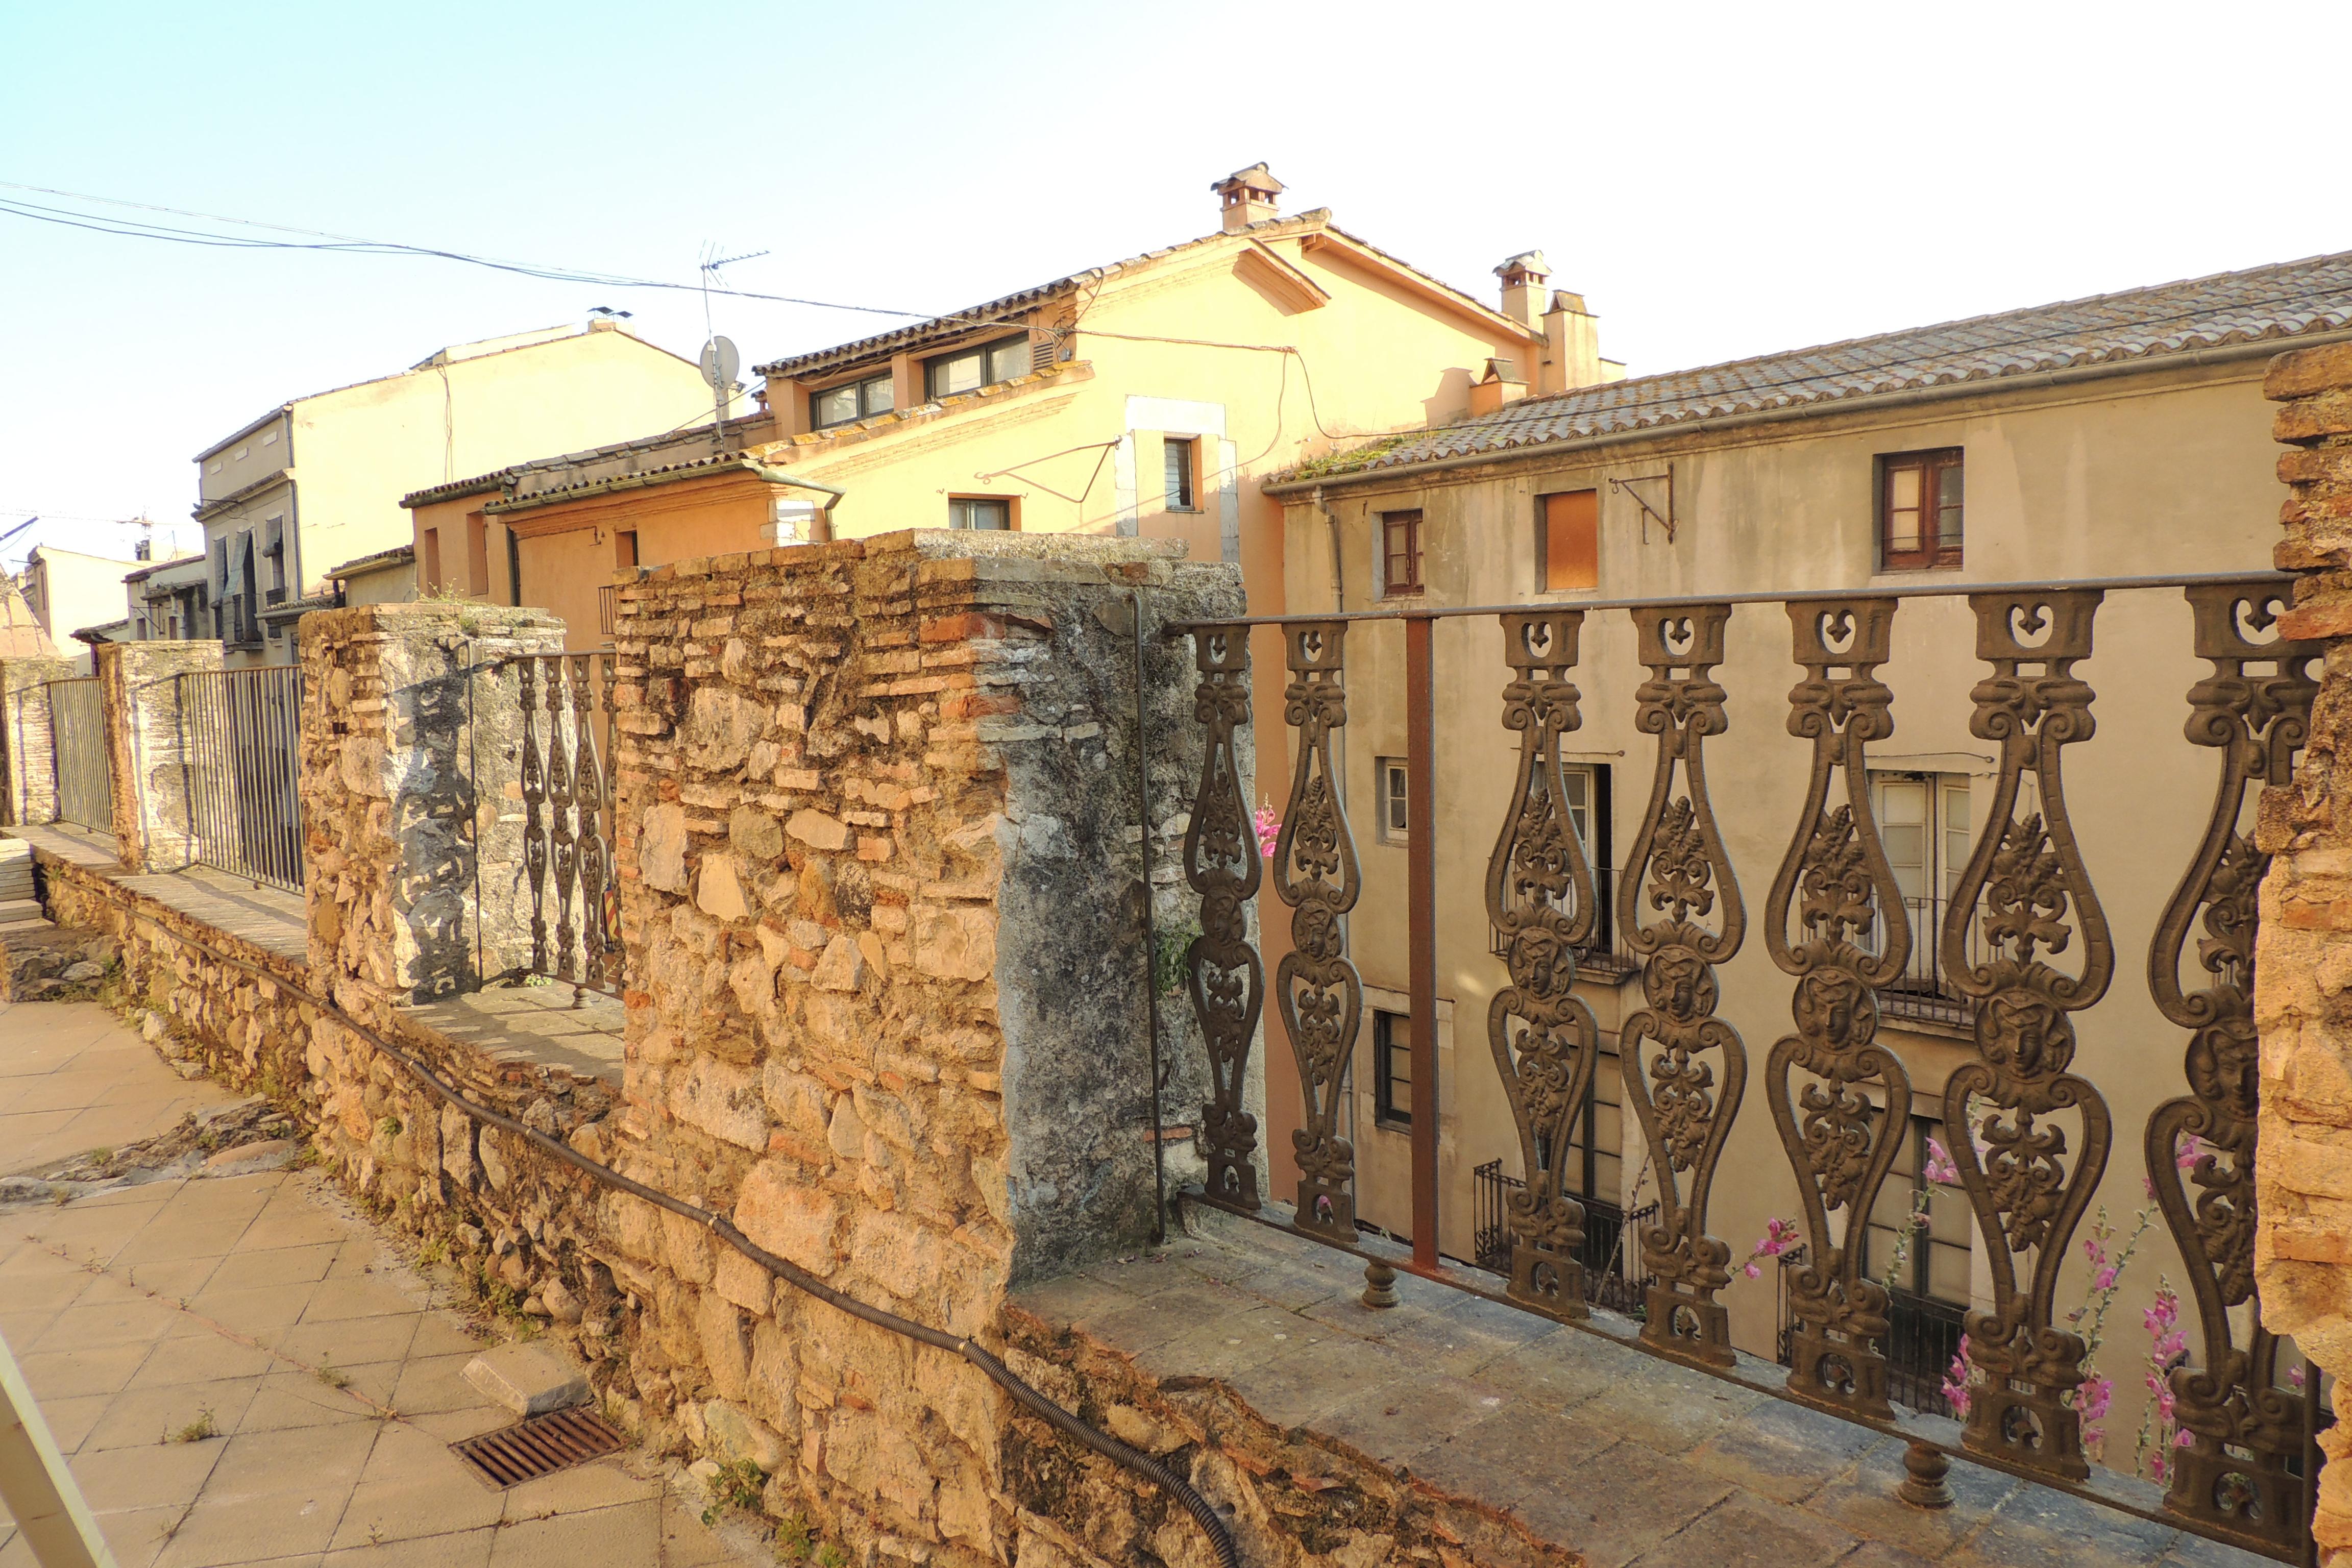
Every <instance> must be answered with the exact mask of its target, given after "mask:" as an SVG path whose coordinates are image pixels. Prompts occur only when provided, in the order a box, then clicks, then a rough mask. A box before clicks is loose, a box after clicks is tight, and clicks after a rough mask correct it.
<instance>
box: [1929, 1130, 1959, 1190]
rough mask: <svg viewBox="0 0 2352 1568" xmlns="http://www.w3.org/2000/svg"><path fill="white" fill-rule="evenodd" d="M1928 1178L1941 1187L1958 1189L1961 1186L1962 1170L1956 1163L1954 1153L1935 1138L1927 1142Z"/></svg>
mask: <svg viewBox="0 0 2352 1568" xmlns="http://www.w3.org/2000/svg"><path fill="white" fill-rule="evenodd" d="M1927 1179H1928V1180H1929V1181H1931V1182H1934V1183H1936V1184H1937V1185H1939V1186H1946V1187H1957V1186H1958V1185H1959V1184H1960V1168H1959V1166H1958V1164H1956V1163H1954V1162H1953V1160H1952V1152H1951V1151H1950V1150H1948V1149H1947V1148H1945V1147H1944V1145H1943V1144H1942V1143H1940V1142H1937V1140H1935V1139H1933V1138H1930V1139H1928V1140H1927Z"/></svg>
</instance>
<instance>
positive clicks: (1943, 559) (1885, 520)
mask: <svg viewBox="0 0 2352 1568" xmlns="http://www.w3.org/2000/svg"><path fill="white" fill-rule="evenodd" d="M1967 458H1968V454H1967V450H1966V449H1965V448H1964V447H1929V448H1927V449H1925V450H1922V451H1916V452H1886V453H1882V454H1881V455H1880V456H1879V458H1878V504H1877V513H1878V528H1877V538H1876V544H1877V548H1878V569H1879V570H1880V571H1881V572H1927V571H1949V570H1954V569H1957V568H1958V566H1959V565H1960V557H1961V552H1962V548H1963V546H1964V544H1965V543H1966V541H1967V537H1968V460H1967ZM1955 470H1956V471H1958V474H1959V476H1960V500H1959V502H1958V505H1956V506H1953V507H1952V508H1950V509H1949V510H1950V511H1951V513H1952V519H1951V523H1952V526H1951V527H1950V528H1949V530H1947V528H1946V525H1945V519H1944V512H1945V510H1947V509H1946V508H1945V507H1944V506H1943V504H1942V502H1941V500H1940V499H1939V498H1940V496H1941V493H1942V488H1943V483H1942V481H1943V476H1944V475H1945V474H1946V473H1947V472H1949V471H1955ZM1913 471H1916V473H1917V474H1918V476H1919V507H1918V511H1919V543H1918V547H1917V548H1916V549H1914V550H1897V549H1895V547H1894V543H1893V530H1894V523H1895V476H1896V475H1898V474H1902V473H1906V472H1913ZM1947 532H1948V533H1949V535H1950V537H1949V538H1948V539H1947V537H1946V534H1947Z"/></svg>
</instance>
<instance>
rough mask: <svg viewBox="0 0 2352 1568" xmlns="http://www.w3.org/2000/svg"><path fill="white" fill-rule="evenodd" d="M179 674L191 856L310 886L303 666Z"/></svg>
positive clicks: (274, 883) (260, 881)
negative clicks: (305, 876)
mask: <svg viewBox="0 0 2352 1568" xmlns="http://www.w3.org/2000/svg"><path fill="white" fill-rule="evenodd" d="M172 679H173V681H174V682H175V683H176V686H177V690H176V691H175V693H174V695H175V696H176V698H177V699H178V701H177V704H176V707H177V710H178V713H179V748H180V775H181V785H182V788H183V790H184V793H185V795H186V798H187V803H188V854H189V858H191V859H192V860H194V861H195V862H196V863H197V864H199V865H204V866H209V867H212V868H214V869H215V870H219V871H226V872H227V873H229V874H230V875H232V876H236V877H244V878H246V879H249V880H250V881H252V882H253V883H254V884H255V885H257V886H263V887H271V888H282V889H286V890H287V891H289V892H295V893H299V892H300V891H301V890H302V795H301V789H300V779H301V773H302V761H301V746H302V671H301V669H300V668H299V667H298V666H294V665H270V666H265V667H263V668H257V669H201V670H188V671H185V672H184V673H182V674H180V675H176V676H173V677H172Z"/></svg>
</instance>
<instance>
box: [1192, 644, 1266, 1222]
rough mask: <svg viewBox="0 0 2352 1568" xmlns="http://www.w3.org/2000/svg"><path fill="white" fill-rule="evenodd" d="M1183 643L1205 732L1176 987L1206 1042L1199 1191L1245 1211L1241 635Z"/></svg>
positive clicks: (1246, 893)
mask: <svg viewBox="0 0 2352 1568" xmlns="http://www.w3.org/2000/svg"><path fill="white" fill-rule="evenodd" d="M1192 650H1193V663H1194V666H1195V668H1198V669H1199V671H1200V675H1201V680H1200V684H1199V685H1198V686H1196V687H1195V688H1193V692H1192V701H1193V707H1192V713H1193V717H1194V718H1195V719H1197V720H1198V721H1200V723H1201V726H1202V729H1203V730H1205V731H1207V735H1208V746H1207V751H1206V752H1205V754H1204V755H1203V756H1202V759H1201V784H1200V787H1199V788H1198V789H1197V790H1195V791H1194V792H1193V795H1192V823H1191V825H1190V826H1187V827H1186V828H1185V829H1184V880H1185V882H1186V883H1187V884H1188V885H1189V886H1190V887H1191V888H1192V890H1193V891H1194V892H1196V893H1198V894H1199V895H1200V896H1201V934H1200V935H1199V936H1196V937H1194V938H1193V939H1192V944H1191V945H1190V946H1188V947H1187V948H1186V949H1185V950H1184V979H1185V989H1186V990H1187V991H1189V992H1190V993H1191V994H1192V1016H1194V1017H1196V1018H1198V1019H1199V1020H1200V1022H1201V1037H1202V1039H1203V1040H1205V1041H1207V1042H1208V1047H1209V1100H1208V1103H1206V1104H1205V1105H1203V1106H1202V1108H1201V1141H1202V1147H1203V1149H1204V1151H1205V1152H1206V1154H1207V1157H1208V1162H1209V1183H1208V1194H1209V1196H1210V1197H1212V1198H1214V1199H1216V1200H1217V1201H1218V1202H1220V1203H1224V1204H1230V1205H1234V1207H1236V1208H1243V1209H1255V1208H1256V1207H1257V1206H1258V1193H1257V1161H1256V1154H1257V1118H1256V1117H1255V1116H1252V1115H1251V1114H1250V1113H1249V1112H1248V1111H1247V1110H1244V1109H1243V1108H1242V1091H1243V1085H1244V1082H1245V1081H1246V1079H1247V1078H1248V1070H1249V1054H1250V1046H1251V1044H1252V1042H1254V1041H1255V1039H1256V1038H1257V1020H1258V1014H1259V1011H1260V1009H1261V1008H1262V1007H1264V1005H1265V965H1264V964H1263V963H1261V962H1260V960H1259V958H1258V955H1257V949H1256V948H1255V947H1253V946H1252V945H1251V944H1250V940H1249V901H1250V900H1252V899H1254V898H1255V897H1256V896H1257V889H1258V878H1259V876H1260V874H1261V871H1262V866H1261V864H1260V862H1261V857H1260V855H1259V853H1258V843H1257V833H1256V829H1255V823H1253V821H1252V820H1251V816H1250V810H1249V802H1248V800H1247V798H1246V797H1245V796H1244V794H1243V791H1242V771H1241V752H1240V748H1239V747H1238V745H1237V744H1236V743H1235V740H1234V736H1235V733H1236V731H1239V730H1240V729H1241V728H1242V726H1244V725H1245V724H1247V723H1248V722H1249V720H1250V689H1249V633H1248V631H1247V630H1245V629H1243V628H1239V627H1235V628H1232V629H1229V630H1203V631H1196V632H1194V633H1193V634H1192Z"/></svg>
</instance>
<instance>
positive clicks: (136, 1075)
mask: <svg viewBox="0 0 2352 1568" xmlns="http://www.w3.org/2000/svg"><path fill="white" fill-rule="evenodd" d="M235 1099H236V1096H235V1095H233V1094H231V1093H229V1092H228V1091H227V1090H226V1089H222V1088H221V1087H220V1086H219V1085H218V1084H215V1083H212V1082H210V1081H208V1080H206V1079H196V1080H195V1081H194V1082H193V1083H184V1082H182V1081H181V1080H180V1079H179V1077H178V1075H176V1074H174V1073H173V1071H172V1070H171V1069H170V1068H166V1067H165V1066H164V1065H163V1062H162V1061H161V1060H159V1059H158V1058H156V1055H155V1048H154V1047H152V1046H150V1045H148V1044H147V1043H146V1042H145V1041H143V1040H142V1039H140V1038H139V1037H138V1036H136V1035H134V1034H132V1033H131V1031H130V1030H128V1029H126V1028H124V1027H123V1026H122V1025H121V1021H120V1020H119V1019H117V1018H116V1017H115V1016H114V1015H113V1014H111V1013H110V1012H108V1011H107V1010H106V1009H105V1008H103V1007H101V1006H100V1005H98V1004H97V1003H95V1002H0V1176H12V1175H16V1174H18V1173H22V1172H26V1171H34V1170H40V1169H43V1168H46V1167H47V1166H50V1165H55V1164H57V1163H60V1162H61V1161H64V1160H67V1159H69V1158H71V1157H72V1156H74V1155H76V1154H82V1153H87V1152H89V1151H90V1150H92V1149H112V1148H117V1147H120V1146H121V1145H122V1144H124V1143H129V1142H133V1141H135V1140H137V1139H141V1138H145V1137H149V1136H152V1134H154V1133H157V1132H161V1131H163V1130H164V1129H166V1128H168V1127H170V1126H171V1125H172V1124H173V1122H175V1121H179V1120H180V1118H181V1117H183V1116H184V1115H186V1114H187V1113H188V1112H189V1111H191V1110H198V1109H199V1108H201V1107H204V1106H207V1105H226V1104H227V1103H228V1102H229V1101H230V1100H235ZM20 1348H21V1347H20Z"/></svg>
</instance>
